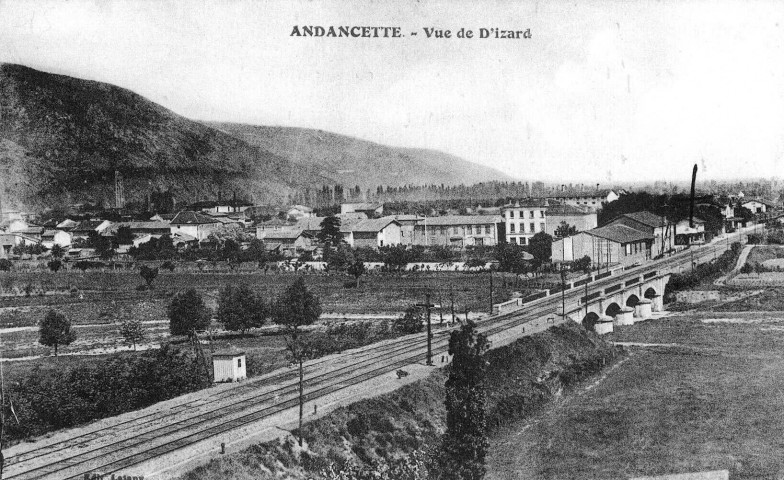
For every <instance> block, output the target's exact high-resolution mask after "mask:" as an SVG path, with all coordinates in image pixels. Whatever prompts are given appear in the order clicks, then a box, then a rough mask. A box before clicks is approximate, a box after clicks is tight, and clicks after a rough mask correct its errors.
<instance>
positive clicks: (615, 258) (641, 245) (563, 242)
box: [552, 198, 775, 266]
mask: <svg viewBox="0 0 784 480" xmlns="http://www.w3.org/2000/svg"><path fill="white" fill-rule="evenodd" d="M738 205H740V206H741V207H743V208H746V209H748V210H749V211H751V212H752V213H753V214H755V215H760V214H767V213H769V212H770V210H772V209H774V208H775V205H774V204H773V203H771V202H767V201H765V200H761V199H748V198H747V199H741V200H740V201H739V202H738ZM721 213H722V216H723V217H724V223H723V228H724V229H725V231H735V230H736V229H738V228H741V227H745V226H747V225H746V220H744V219H743V218H742V217H739V216H737V215H736V213H737V212H736V211H735V208H734V207H733V205H732V204H729V205H725V206H723V207H722V209H721ZM705 223H706V222H705V220H703V219H701V218H697V217H694V218H692V219H688V218H684V219H680V220H678V221H677V222H673V221H671V220H669V219H667V218H666V217H664V216H661V215H656V214H654V213H651V212H648V211H642V212H634V213H628V214H624V215H620V216H619V217H617V218H615V219H614V220H612V221H611V222H609V223H608V224H607V225H604V226H602V227H599V228H592V229H585V230H581V229H579V228H578V230H580V231H579V232H578V233H576V234H575V235H571V236H569V237H565V238H561V239H558V240H556V241H555V242H553V246H552V261H553V262H555V263H562V262H570V261H574V260H578V259H580V258H582V257H584V256H586V255H587V256H589V257H590V258H591V259H592V261H593V262H594V264H595V265H599V266H600V265H612V264H621V265H624V266H630V265H637V264H642V263H643V262H645V261H648V260H651V259H653V258H656V257H658V256H661V255H664V254H666V253H670V252H675V251H678V250H682V249H684V248H686V247H687V246H689V245H693V244H702V243H705V241H706V232H705Z"/></svg>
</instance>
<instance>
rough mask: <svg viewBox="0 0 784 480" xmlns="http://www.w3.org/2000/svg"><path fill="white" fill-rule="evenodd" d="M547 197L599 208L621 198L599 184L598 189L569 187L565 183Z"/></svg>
mask: <svg viewBox="0 0 784 480" xmlns="http://www.w3.org/2000/svg"><path fill="white" fill-rule="evenodd" d="M547 198H548V199H553V200H557V201H559V202H562V203H566V204H567V205H574V206H582V207H588V208H591V209H593V210H598V209H600V208H602V203H610V202H614V201H615V200H618V198H620V195H618V193H617V192H615V191H614V190H611V189H609V188H605V189H600V188H599V187H598V184H597V187H596V189H585V188H569V189H567V188H566V186H565V185H563V186H562V188H561V190H559V191H556V192H554V193H552V194H550V195H548V196H547Z"/></svg>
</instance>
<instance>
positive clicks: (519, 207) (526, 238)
mask: <svg viewBox="0 0 784 480" xmlns="http://www.w3.org/2000/svg"><path fill="white" fill-rule="evenodd" d="M549 206H550V203H549V202H548V201H547V200H546V199H541V198H524V199H521V200H516V201H515V202H514V203H513V204H509V205H504V207H503V208H502V209H501V211H502V212H503V222H504V237H505V239H506V241H507V242H509V243H515V244H518V245H528V242H530V241H531V237H533V236H534V235H536V234H537V233H539V232H547V214H546V212H547V208H548V207H549Z"/></svg>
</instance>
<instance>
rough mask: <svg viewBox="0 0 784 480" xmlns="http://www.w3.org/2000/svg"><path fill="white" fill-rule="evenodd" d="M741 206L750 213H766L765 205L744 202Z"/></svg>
mask: <svg viewBox="0 0 784 480" xmlns="http://www.w3.org/2000/svg"><path fill="white" fill-rule="evenodd" d="M742 206H744V207H746V208H748V209H749V210H751V213H765V212H767V211H768V206H767V205H765V204H764V203H760V202H755V201H750V202H745V203H743V204H742Z"/></svg>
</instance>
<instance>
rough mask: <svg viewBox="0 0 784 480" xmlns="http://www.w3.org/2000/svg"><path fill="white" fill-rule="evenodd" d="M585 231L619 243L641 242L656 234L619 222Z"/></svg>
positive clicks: (652, 237)
mask: <svg viewBox="0 0 784 480" xmlns="http://www.w3.org/2000/svg"><path fill="white" fill-rule="evenodd" d="M585 233H587V234H589V235H593V236H595V237H600V238H605V239H607V240H611V241H613V242H618V243H630V242H640V241H643V240H653V239H654V236H653V235H652V234H650V233H645V232H642V231H640V230H637V229H635V228H632V227H628V226H626V225H618V224H616V225H607V226H604V227H599V228H594V229H592V230H588V231H586V232H585Z"/></svg>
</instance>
